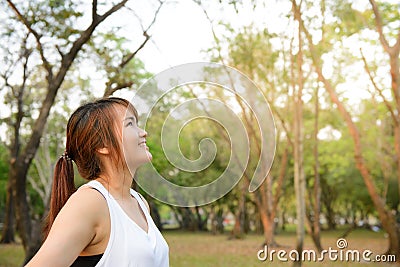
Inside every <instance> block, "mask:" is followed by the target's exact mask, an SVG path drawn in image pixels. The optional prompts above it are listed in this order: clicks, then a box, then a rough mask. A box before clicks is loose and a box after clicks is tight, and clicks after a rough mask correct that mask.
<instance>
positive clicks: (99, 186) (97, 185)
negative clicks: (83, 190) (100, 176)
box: [82, 180, 111, 202]
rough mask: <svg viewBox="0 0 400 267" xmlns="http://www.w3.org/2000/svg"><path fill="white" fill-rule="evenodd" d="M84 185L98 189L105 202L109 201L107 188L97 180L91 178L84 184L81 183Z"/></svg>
mask: <svg viewBox="0 0 400 267" xmlns="http://www.w3.org/2000/svg"><path fill="white" fill-rule="evenodd" d="M82 186H84V187H92V188H94V189H96V190H97V191H99V192H100V193H101V194H102V195H103V197H104V198H105V199H106V200H107V202H109V200H110V198H111V195H110V193H109V192H108V191H107V189H106V188H105V187H104V186H103V185H102V184H101V183H100V182H98V181H95V180H92V181H89V182H87V183H86V184H84V185H82Z"/></svg>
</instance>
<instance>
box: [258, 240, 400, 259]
mask: <svg viewBox="0 0 400 267" xmlns="http://www.w3.org/2000/svg"><path fill="white" fill-rule="evenodd" d="M336 247H337V248H332V247H329V248H328V249H324V250H322V251H321V252H316V251H315V250H310V249H304V250H303V251H302V252H301V253H299V252H298V251H297V250H294V249H292V250H289V251H286V250H283V249H280V250H275V249H271V250H270V249H269V248H268V246H267V245H265V246H264V248H263V249H260V250H259V251H258V252H257V258H258V260H260V261H269V262H272V261H274V260H275V259H276V260H278V261H282V262H286V261H300V260H301V261H307V262H321V261H324V260H328V261H342V262H396V255H384V254H382V255H374V254H373V252H372V251H371V250H369V249H366V250H362V251H360V250H356V249H347V247H348V243H347V240H346V239H344V238H339V239H338V240H337V241H336Z"/></svg>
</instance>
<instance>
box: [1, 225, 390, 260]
mask: <svg viewBox="0 0 400 267" xmlns="http://www.w3.org/2000/svg"><path fill="white" fill-rule="evenodd" d="M342 233H343V231H342V230H340V231H324V232H323V233H322V244H323V246H324V248H325V249H328V247H329V246H331V247H332V249H337V247H336V240H337V238H338V237H339V236H340V235H341V234H342ZM163 234H164V237H165V239H166V240H167V242H168V244H169V247H170V266H171V267H183V266H185V267H186V266H189V267H206V266H217V267H224V266H226V267H228V266H229V267H231V266H232V267H236V266H237V267H252V266H256V267H257V266H274V267H275V266H276V267H283V266H292V262H291V261H289V262H279V261H278V260H277V259H276V258H275V260H274V261H273V262H270V261H269V260H267V261H264V262H262V261H259V260H258V259H257V252H258V251H259V250H260V249H261V244H262V243H263V237H262V236H261V235H255V234H250V235H247V236H246V237H245V238H244V239H241V240H229V239H228V235H216V236H213V235H211V234H210V233H186V232H180V231H167V232H164V233H163ZM346 239H347V242H348V247H347V248H346V249H349V250H350V249H351V250H359V251H363V250H366V249H369V250H371V251H372V252H373V253H374V255H376V254H382V253H384V252H385V250H386V249H387V245H388V243H387V239H386V238H385V237H384V234H383V233H374V232H371V231H366V230H356V231H354V232H352V233H351V234H350V235H349V236H348V237H347V238H346ZM276 241H277V242H278V243H279V244H280V245H282V246H283V247H281V248H275V249H276V250H279V249H285V250H286V251H290V250H292V249H294V247H295V244H296V239H295V235H294V233H292V232H289V233H287V232H285V233H280V234H279V235H277V236H276ZM305 249H310V250H311V249H314V246H313V243H312V241H311V239H310V238H309V237H306V239H305ZM22 257H23V251H22V248H21V246H18V245H1V246H0V266H1V267H16V266H20V264H21V262H22ZM275 257H276V255H275ZM326 258H327V257H326ZM303 266H305V267H317V266H337V267H339V266H340V267H342V266H343V267H364V266H365V267H367V266H368V267H371V266H385V267H386V266H394V265H389V264H383V263H365V262H364V263H356V262H343V261H342V262H340V261H337V262H333V261H329V260H325V261H324V262H305V263H304V264H303Z"/></svg>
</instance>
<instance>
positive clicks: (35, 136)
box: [7, 0, 128, 166]
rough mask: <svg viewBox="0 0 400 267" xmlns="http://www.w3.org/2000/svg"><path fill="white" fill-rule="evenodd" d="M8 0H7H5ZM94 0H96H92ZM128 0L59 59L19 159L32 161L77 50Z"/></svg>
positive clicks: (85, 33)
mask: <svg viewBox="0 0 400 267" xmlns="http://www.w3.org/2000/svg"><path fill="white" fill-rule="evenodd" d="M7 1H9V0H7ZM93 1H94V2H96V0H93ZM127 1H128V0H123V1H121V2H120V3H119V4H117V5H115V6H113V7H112V8H110V9H109V10H108V11H107V12H106V13H104V15H102V16H99V17H98V19H96V20H94V21H92V23H91V24H90V25H89V27H88V28H87V29H86V30H84V31H83V32H82V33H81V35H80V37H79V38H78V39H77V40H76V41H75V42H74V43H73V44H72V47H71V49H70V51H69V52H68V53H67V54H65V55H64V56H63V57H62V59H61V66H60V69H59V71H58V73H57V75H56V76H55V77H54V79H52V80H51V81H50V82H49V84H48V89H47V90H48V91H47V94H46V97H45V99H44V100H43V102H42V107H41V108H40V112H39V117H38V118H37V119H36V121H35V124H34V125H33V128H32V135H31V137H30V139H29V142H28V143H27V145H26V147H25V151H24V158H23V159H21V160H22V161H23V162H25V163H26V164H28V166H29V164H30V163H31V162H32V159H33V157H34V155H35V153H36V150H37V147H38V145H39V142H40V138H41V136H42V133H43V128H44V126H45V124H46V120H47V117H48V115H49V112H50V109H51V107H52V106H53V103H54V99H55V97H56V95H57V91H58V89H59V88H60V86H61V84H62V82H63V81H64V78H65V75H66V73H67V71H68V70H69V69H70V67H71V65H72V62H73V61H74V60H75V58H76V56H77V54H78V52H79V51H80V50H81V49H82V46H83V45H84V44H85V43H87V42H88V41H89V39H90V37H91V36H92V34H93V32H94V30H95V29H96V27H97V26H98V25H99V24H100V23H101V22H103V21H104V20H105V19H106V18H107V17H109V16H110V15H111V14H113V13H114V12H116V11H118V10H119V9H120V8H122V7H123V6H124V5H125V3H126V2H127Z"/></svg>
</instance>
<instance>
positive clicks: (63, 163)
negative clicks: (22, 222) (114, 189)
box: [43, 152, 76, 239]
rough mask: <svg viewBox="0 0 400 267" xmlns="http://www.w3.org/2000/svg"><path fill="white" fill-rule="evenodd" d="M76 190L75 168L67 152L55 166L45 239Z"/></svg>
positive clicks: (44, 230)
mask: <svg viewBox="0 0 400 267" xmlns="http://www.w3.org/2000/svg"><path fill="white" fill-rule="evenodd" d="M75 191H76V188H75V184H74V168H73V166H72V160H71V158H70V157H69V156H68V154H67V152H64V154H63V155H62V156H61V157H60V158H59V159H58V161H57V163H56V166H55V168H54V175H53V185H52V188H51V197H50V209H49V213H48V214H47V219H46V222H45V226H44V229H43V232H44V239H46V238H47V235H48V234H49V232H50V228H51V226H52V225H53V222H54V220H55V218H56V217H57V214H58V213H59V212H60V210H61V208H62V207H63V206H64V205H65V203H66V202H67V200H68V198H69V197H70V196H71V195H72V194H73V193H74V192H75Z"/></svg>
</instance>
